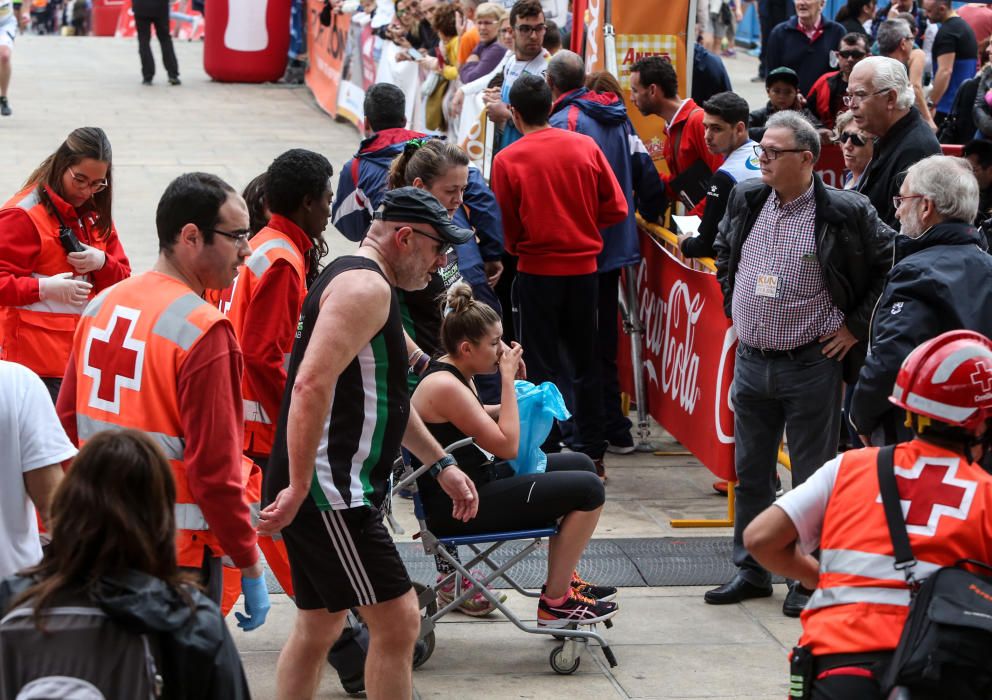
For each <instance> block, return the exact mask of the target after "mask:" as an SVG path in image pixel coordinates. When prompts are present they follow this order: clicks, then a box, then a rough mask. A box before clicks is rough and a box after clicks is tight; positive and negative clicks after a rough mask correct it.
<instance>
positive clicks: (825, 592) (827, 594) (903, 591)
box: [806, 586, 909, 610]
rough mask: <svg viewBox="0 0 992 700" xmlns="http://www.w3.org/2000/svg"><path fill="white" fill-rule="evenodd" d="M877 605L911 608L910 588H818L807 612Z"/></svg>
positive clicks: (810, 600)
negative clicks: (840, 606)
mask: <svg viewBox="0 0 992 700" xmlns="http://www.w3.org/2000/svg"><path fill="white" fill-rule="evenodd" d="M854 603H875V604H877V605H903V606H906V607H909V589H908V588H881V587H879V586H832V587H830V588H817V589H816V590H815V591H813V595H811V596H810V597H809V602H808V603H807V604H806V609H807V610H816V609H817V608H828V607H831V606H833V605H847V604H854Z"/></svg>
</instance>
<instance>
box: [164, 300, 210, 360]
mask: <svg viewBox="0 0 992 700" xmlns="http://www.w3.org/2000/svg"><path fill="white" fill-rule="evenodd" d="M203 303H204V302H203V299H201V298H200V297H199V296H198V295H196V294H194V293H193V292H190V293H189V294H183V295H182V296H181V297H179V298H178V299H176V300H175V301H174V302H172V303H171V304H169V306H167V307H166V308H165V310H164V311H163V312H162V314H161V315H160V316H159V317H158V320H157V321H155V327H154V328H152V333H154V334H155V335H157V336H159V337H161V338H165V339H166V340H171V341H172V342H173V343H175V344H176V345H178V346H179V347H180V348H182V349H183V352H186V351H188V350H189V349H190V348H191V347H193V343H195V342H196V341H197V340H199V338H200V336H201V335H203V331H202V330H200V327H199V326H197V325H196V324H195V323H192V322H190V320H189V318H188V317H189V315H190V314H191V313H192V312H194V311H196V310H197V309H198V308H199V307H200V306H201V305H202V304H203Z"/></svg>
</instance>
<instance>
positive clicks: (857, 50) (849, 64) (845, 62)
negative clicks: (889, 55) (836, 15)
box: [806, 32, 868, 129]
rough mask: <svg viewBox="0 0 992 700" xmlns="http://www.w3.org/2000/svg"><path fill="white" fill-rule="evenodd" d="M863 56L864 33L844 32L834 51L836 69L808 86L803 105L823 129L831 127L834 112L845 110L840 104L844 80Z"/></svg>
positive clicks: (864, 50)
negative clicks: (811, 85) (804, 104)
mask: <svg viewBox="0 0 992 700" xmlns="http://www.w3.org/2000/svg"><path fill="white" fill-rule="evenodd" d="M867 55H868V40H867V37H865V35H864V34H861V33H859V32H851V33H850V34H845V35H844V37H843V38H842V39H841V40H840V44H839V46H838V47H837V50H836V51H835V52H834V56H835V57H836V58H837V70H835V71H831V72H830V73H824V74H823V75H821V76H820V78H819V79H818V80H817V81H816V82H815V83H813V87H811V88H810V90H809V95H807V96H806V103H807V104H806V106H807V107H808V108H809V111H810V112H811V113H812V114H813V115H814V116H815V117H816V118H817V119H819V120H820V122H821V123H822V124H823V126H824V128H826V129H833V128H834V126H835V124H836V120H837V115H838V114H840V113H841V112H844V111H846V110H847V107H845V106H844V93H846V92H847V81H848V79H849V78H850V77H851V71H852V70H854V66H855V65H857V63H858V61H860V60H862V59H863V58H865V57H866V56H867Z"/></svg>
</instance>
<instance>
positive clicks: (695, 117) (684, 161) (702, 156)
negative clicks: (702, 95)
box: [662, 98, 724, 215]
mask: <svg viewBox="0 0 992 700" xmlns="http://www.w3.org/2000/svg"><path fill="white" fill-rule="evenodd" d="M676 141H677V142H678V147H679V151H678V153H677V154H676V153H675V143H676ZM662 153H663V155H664V156H665V163H666V164H667V165H668V175H665V176H663V178H662V179H663V180H664V182H665V185H666V186H668V184H669V183H670V182H671V181H672V180H673V179H675V178H676V177H678V175H679V173H681V172H683V171H685V170H686V169H687V168H689V167H690V166H691V165H692V164H693V163H695V162H696V161H697V160H702V161H704V162H705V163H706V165H707V166H709V169H710V172H714V173H715V172H716V169H717V168H719V167H720V166H721V165H723V160H724V158H723V156H721V155H719V154H716V153H710V149H708V148H707V147H706V136H705V130H704V129H703V110H702V108H701V107H700V106H699V105H697V104H696V103H695V102H693V100H692V98H688V99H687V100H686V101H685V102H684V103H683V104H682V108H681V109H680V110H679V111H678V113H677V114H676V115H675V118H674V119H673V120H672V123H671V124H669V125H668V133H667V136H666V138H665V146H664V149H663V151H662ZM668 196H669V199H671V200H672V201H676V202H677V201H679V194H678V192H673V191H671V189H669V192H668ZM705 203H706V200H705V198H704V199H703V200H702V201H701V202H700V203H699V204H698V205H697V206H696V208H695V209H693V213H696V214H699V215H701V214H702V211H703V209H704V207H705Z"/></svg>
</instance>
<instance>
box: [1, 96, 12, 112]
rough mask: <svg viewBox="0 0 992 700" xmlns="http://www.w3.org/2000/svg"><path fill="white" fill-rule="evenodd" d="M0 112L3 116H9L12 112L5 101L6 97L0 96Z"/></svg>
mask: <svg viewBox="0 0 992 700" xmlns="http://www.w3.org/2000/svg"><path fill="white" fill-rule="evenodd" d="M0 114H2V115H3V116H5V117H9V116H10V115H11V114H12V112H11V111H10V103H8V102H7V98H6V97H0Z"/></svg>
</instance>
